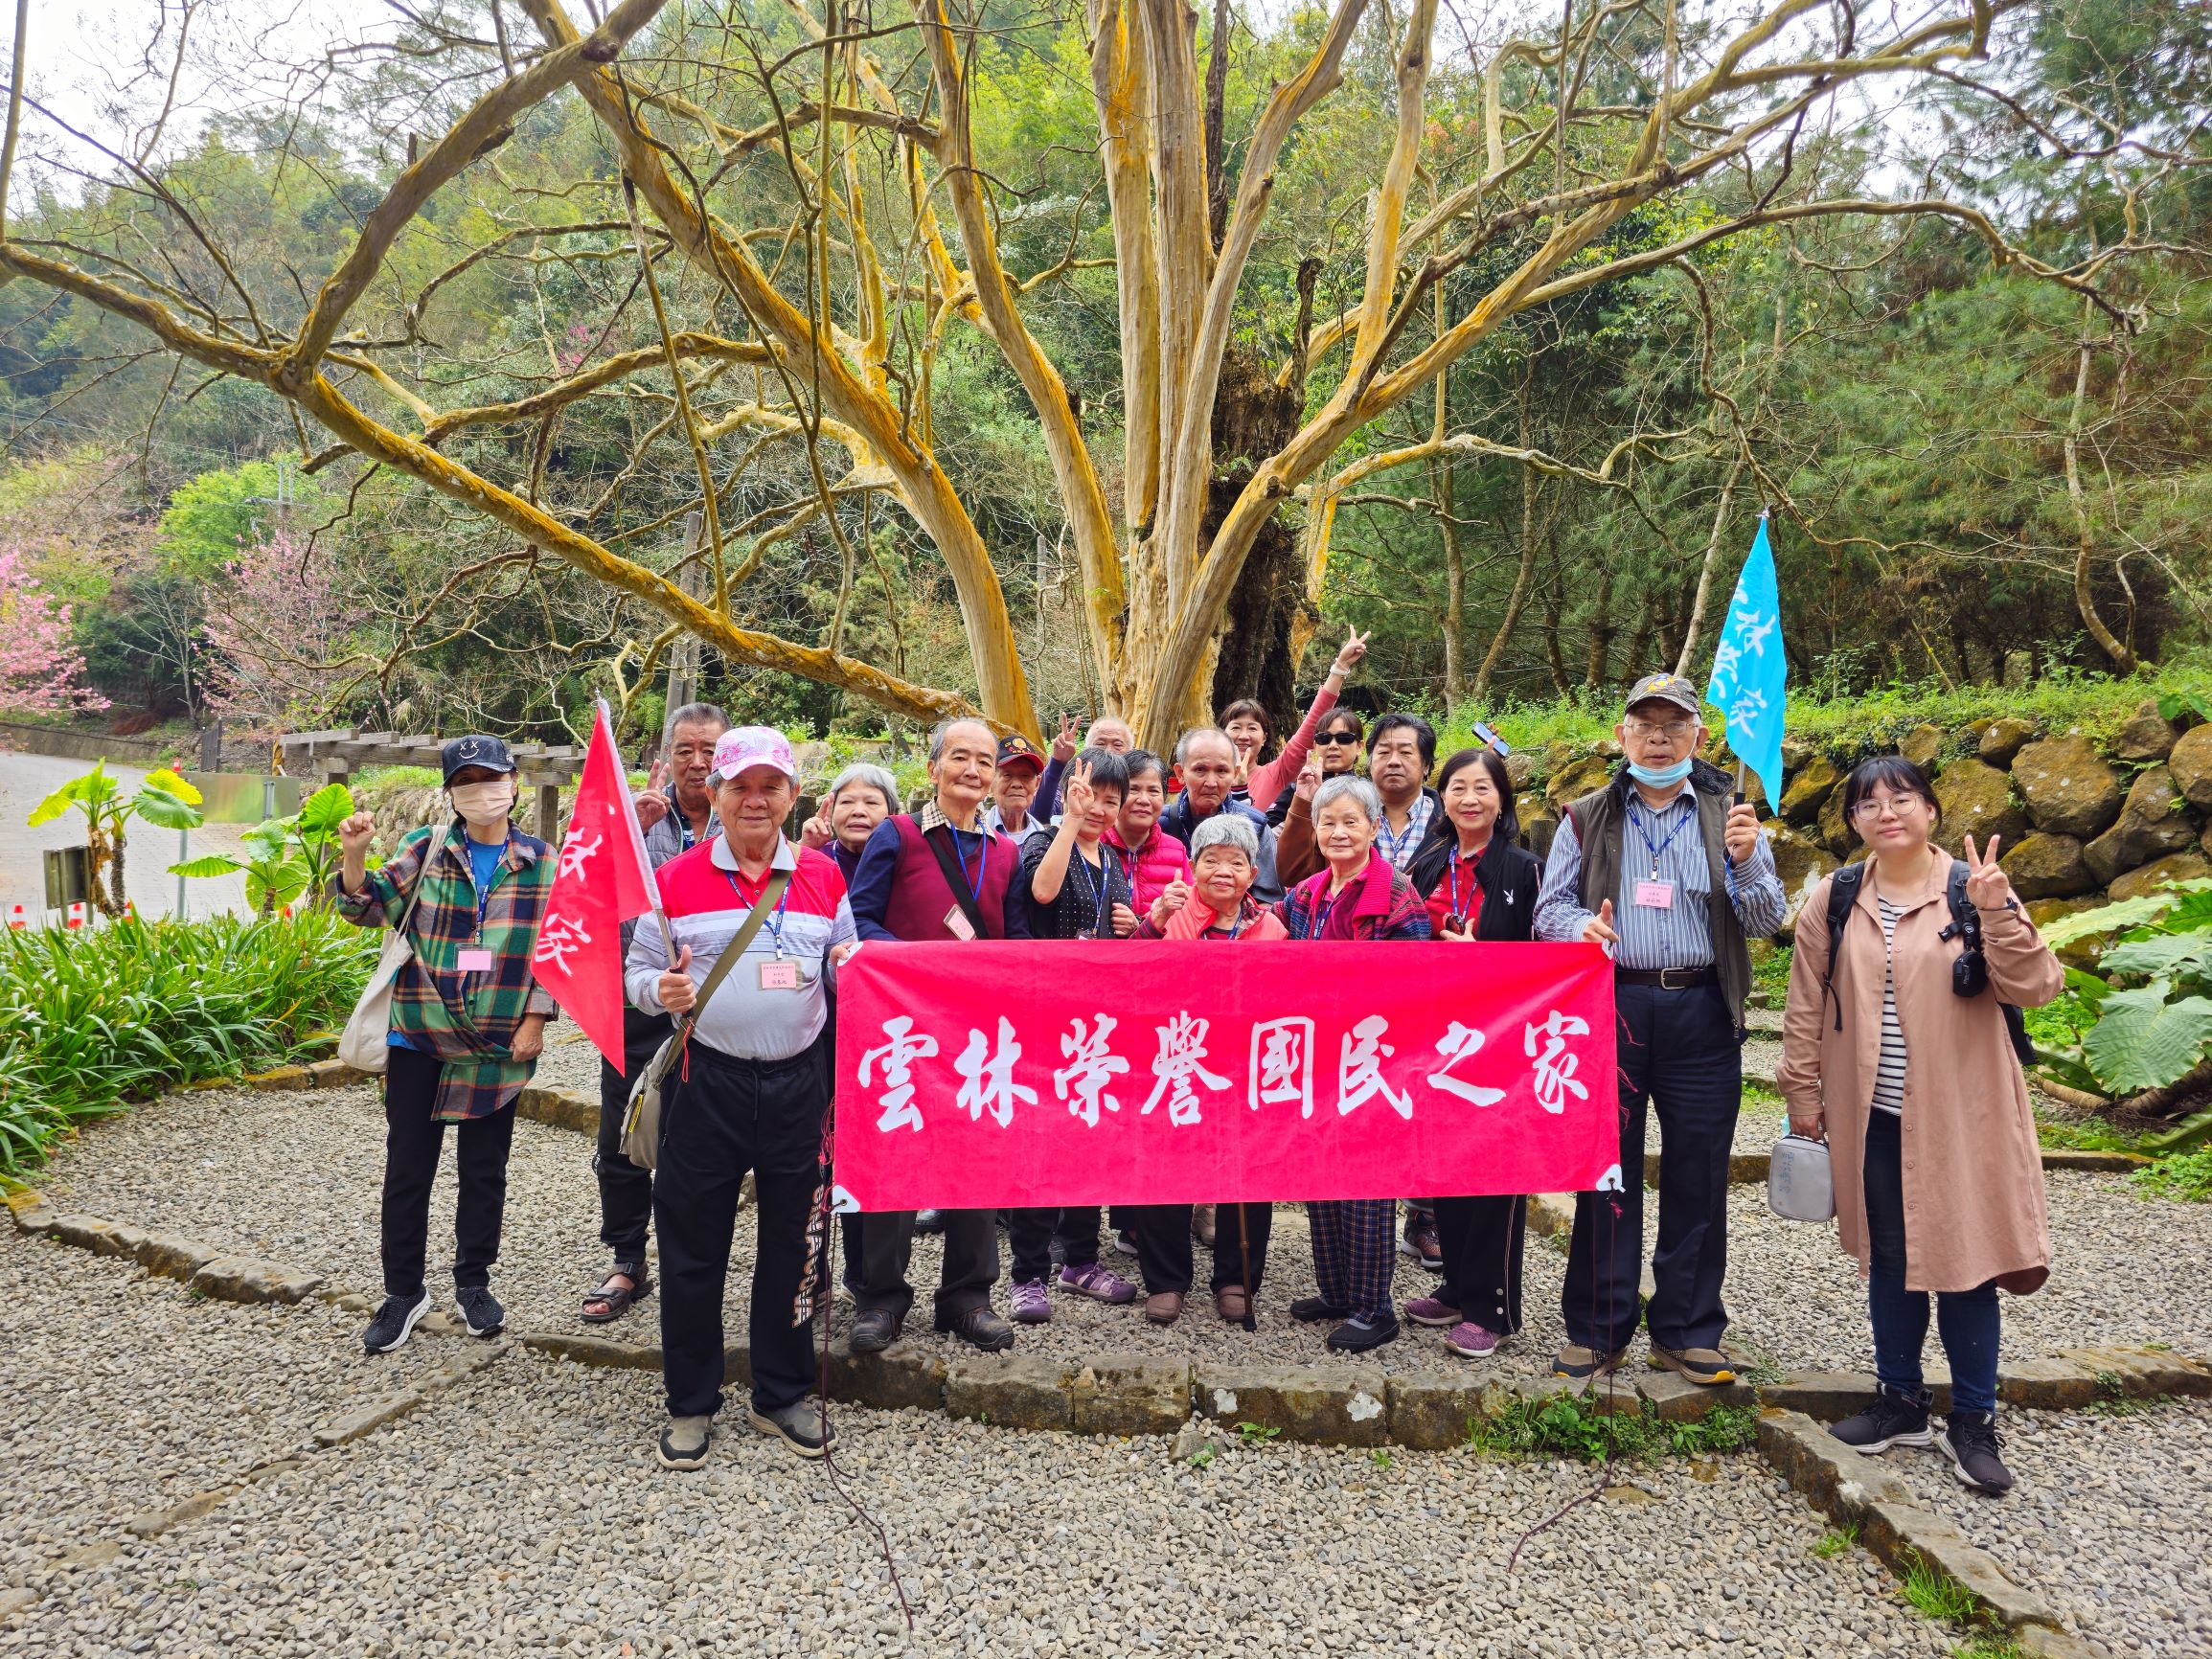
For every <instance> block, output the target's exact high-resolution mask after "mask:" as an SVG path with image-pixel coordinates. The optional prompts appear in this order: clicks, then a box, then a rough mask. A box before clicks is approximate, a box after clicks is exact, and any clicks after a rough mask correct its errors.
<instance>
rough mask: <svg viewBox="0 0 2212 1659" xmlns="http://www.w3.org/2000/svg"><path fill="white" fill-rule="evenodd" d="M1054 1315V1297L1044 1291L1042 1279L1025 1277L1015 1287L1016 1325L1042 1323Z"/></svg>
mask: <svg viewBox="0 0 2212 1659" xmlns="http://www.w3.org/2000/svg"><path fill="white" fill-rule="evenodd" d="M1051 1317H1052V1298H1051V1297H1049V1296H1047V1295H1046V1294H1045V1292H1044V1281H1043V1280H1041V1279H1024V1280H1023V1281H1022V1282H1021V1283H1020V1284H1016V1285H1015V1287H1014V1322H1015V1324H1016V1325H1042V1324H1044V1323H1045V1321H1047V1320H1049V1319H1050V1318H1051Z"/></svg>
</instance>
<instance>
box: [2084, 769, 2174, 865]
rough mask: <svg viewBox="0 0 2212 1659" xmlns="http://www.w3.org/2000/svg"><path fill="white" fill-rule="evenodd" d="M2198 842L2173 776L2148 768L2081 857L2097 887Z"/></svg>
mask: <svg viewBox="0 0 2212 1659" xmlns="http://www.w3.org/2000/svg"><path fill="white" fill-rule="evenodd" d="M2196 839H2197V826H2196V824H2195V823H2194V822H2192V821H2191V819H2190V817H2189V813H2188V811H2187V809H2186V808H2185V807H2184V806H2183V804H2182V801H2181V792H2180V791H2179V790H2178V789H2177V788H2175V787H2174V774H2173V773H2171V772H2169V771H2168V770H2167V769H2166V768H2165V767H2163V766H2150V767H2146V768H2145V769H2144V770H2143V771H2142V772H2141V773H2140V774H2138V775H2137V777H2136V779H2135V783H2134V786H2133V787H2132V788H2131V789H2130V790H2129V791H2128V799H2127V801H2126V802H2125V803H2123V804H2122V806H2121V807H2120V816H2119V818H2118V819H2117V820H2115V821H2114V823H2113V825H2112V827H2111V828H2110V829H2109V830H2106V831H2105V832H2104V833H2103V834H2102V835H2100V836H2098V837H2097V838H2096V839H2095V840H2094V841H2092V842H2090V843H2089V845H2088V847H2087V851H2086V854H2085V855H2086V856H2087V859H2088V861H2089V870H2090V873H2091V874H2092V875H2095V876H2096V878H2097V879H2098V880H2099V881H2109V880H2111V879H2112V877H2113V876H2115V875H2120V874H2121V873H2122V872H2123V871H2128V870H2132V869H2134V868H2135V867H2136V866H2137V865H2138V864H2148V863H2149V862H2150V861H2151V860H2152V859H2154V858H2162V857H2164V856H2165V855H2166V854H2167V853H2169V852H2181V851H2182V850H2183V849H2184V848H2186V847H2187V846H2188V845H2189V844H2190V843H2191V842H2192V841H2195V840H2196Z"/></svg>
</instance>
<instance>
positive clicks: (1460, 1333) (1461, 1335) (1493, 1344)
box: [1444, 1319, 1501, 1359]
mask: <svg viewBox="0 0 2212 1659" xmlns="http://www.w3.org/2000/svg"><path fill="white" fill-rule="evenodd" d="M1500 1340H1501V1339H1500V1337H1499V1336H1498V1334H1497V1332H1496V1331H1494V1330H1492V1329H1488V1328H1486V1327H1484V1326H1480V1325H1477V1324H1475V1322H1474V1321H1473V1320H1471V1319H1470V1320H1467V1321H1465V1322H1464V1323H1462V1324H1459V1325H1455V1326H1453V1327H1452V1328H1451V1334H1450V1335H1449V1336H1447V1337H1446V1338H1445V1339H1444V1346H1445V1347H1447V1348H1448V1349H1450V1350H1451V1352H1454V1353H1458V1354H1464V1355H1466V1356H1467V1357H1468V1358H1469V1359H1489V1358H1490V1357H1492V1356H1493V1355H1494V1354H1495V1353H1496V1352H1497V1345H1498V1343H1499V1341H1500Z"/></svg>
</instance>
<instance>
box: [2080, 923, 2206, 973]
mask: <svg viewBox="0 0 2212 1659" xmlns="http://www.w3.org/2000/svg"><path fill="white" fill-rule="evenodd" d="M2207 959H2212V934H2208V933H2158V934H2153V935H2152V936H2151V937H2150V938H2149V939H2134V940H2130V941H2128V942H2127V943H2124V944H2115V945H2113V946H2112V948H2111V949H2109V950H2108V951H2106V952H2105V956H2104V960H2103V961H2102V962H2100V963H2099V964H2098V965H2097V966H2100V967H2102V968H2103V969H2104V970H2105V971H2106V972H2107V973H2142V974H2159V975H2164V976H2167V977H2176V976H2178V975H2179V974H2181V973H2201V972H2203V971H2204V966H2205V963H2206V961H2207Z"/></svg>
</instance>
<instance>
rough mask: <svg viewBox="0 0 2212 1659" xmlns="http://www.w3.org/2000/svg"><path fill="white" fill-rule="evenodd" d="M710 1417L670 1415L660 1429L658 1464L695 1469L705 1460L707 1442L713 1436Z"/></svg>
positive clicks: (669, 1467)
mask: <svg viewBox="0 0 2212 1659" xmlns="http://www.w3.org/2000/svg"><path fill="white" fill-rule="evenodd" d="M713 1423H714V1419H713V1418H711V1417H672V1418H670V1419H669V1425H668V1427H666V1428H664V1429H662V1430H661V1431H660V1446H659V1448H658V1449H659V1456H660V1466H661V1467H662V1468H664V1469H696V1468H697V1467H698V1466H700V1465H701V1464H703V1463H705V1462H706V1461H707V1442H708V1441H709V1440H711V1439H713V1437H714V1429H713Z"/></svg>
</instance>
